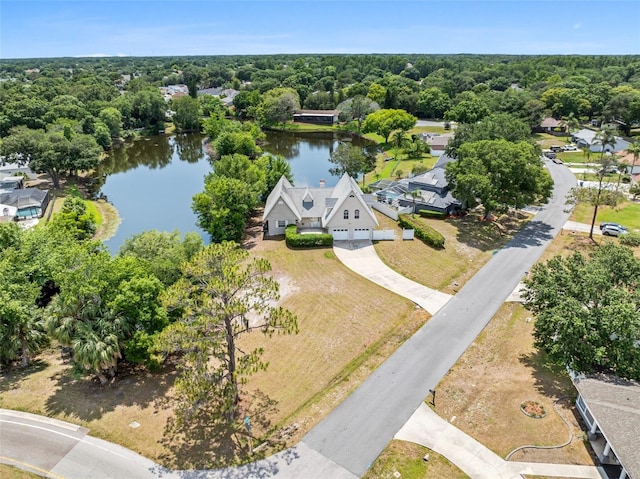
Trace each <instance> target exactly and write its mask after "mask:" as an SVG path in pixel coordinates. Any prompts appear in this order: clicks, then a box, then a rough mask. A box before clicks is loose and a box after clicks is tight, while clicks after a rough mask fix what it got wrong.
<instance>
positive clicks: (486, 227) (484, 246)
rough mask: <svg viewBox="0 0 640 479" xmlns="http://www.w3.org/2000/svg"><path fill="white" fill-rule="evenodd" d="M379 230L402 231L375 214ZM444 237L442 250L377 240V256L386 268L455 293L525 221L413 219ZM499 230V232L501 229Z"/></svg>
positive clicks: (399, 233) (473, 217)
mask: <svg viewBox="0 0 640 479" xmlns="http://www.w3.org/2000/svg"><path fill="white" fill-rule="evenodd" d="M376 215H377V218H378V222H379V223H380V229H394V230H395V231H396V238H402V229H401V228H400V227H399V226H398V225H397V223H396V222H395V221H393V220H391V219H390V218H388V217H386V216H384V215H382V214H379V213H376ZM415 218H416V219H417V220H418V221H421V222H423V223H425V224H427V225H429V226H431V227H432V228H434V229H435V230H436V231H439V232H440V233H441V234H442V235H444V237H445V247H444V249H442V250H436V249H433V248H431V247H430V246H427V245H426V244H424V243H423V242H422V241H420V240H418V239H415V240H412V241H404V242H401V241H379V242H377V243H376V245H375V248H376V252H377V253H378V256H379V257H380V258H381V259H382V261H384V262H385V263H386V264H387V265H388V266H389V267H391V268H392V269H394V270H395V271H397V272H399V273H400V274H402V275H404V276H406V277H407V278H409V279H412V280H414V281H417V282H418V283H421V284H424V285H426V286H429V287H430V288H434V289H438V290H440V291H443V292H445V293H449V294H454V293H455V292H456V291H457V290H458V289H459V288H461V287H462V286H463V285H464V283H465V282H466V281H468V280H469V279H470V278H471V277H472V276H473V275H474V274H475V273H476V272H477V271H478V270H479V269H480V268H481V267H482V266H483V265H484V264H485V263H486V262H487V261H488V260H489V259H491V256H492V254H493V252H494V251H495V250H497V249H499V248H501V247H502V246H503V245H504V244H506V243H507V242H508V241H509V240H510V239H511V238H512V237H513V234H514V233H515V232H516V231H517V230H518V229H520V228H521V227H522V225H523V224H524V222H526V221H528V216H526V217H525V216H524V215H522V216H521V217H520V219H517V220H515V219H508V218H502V219H500V220H499V221H497V222H493V223H488V222H483V221H479V215H477V214H469V215H467V216H464V217H462V218H458V219H448V220H438V219H427V218H421V217H419V216H417V215H416V216H415ZM500 228H501V229H500Z"/></svg>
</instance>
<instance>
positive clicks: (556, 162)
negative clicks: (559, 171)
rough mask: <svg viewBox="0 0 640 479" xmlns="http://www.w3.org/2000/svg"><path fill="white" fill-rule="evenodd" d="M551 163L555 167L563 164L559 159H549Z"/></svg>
mask: <svg viewBox="0 0 640 479" xmlns="http://www.w3.org/2000/svg"><path fill="white" fill-rule="evenodd" d="M551 161H553V162H554V163H555V164H556V165H563V164H564V162H563V161H562V160H561V159H560V158H553V159H551Z"/></svg>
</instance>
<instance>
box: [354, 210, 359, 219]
mask: <svg viewBox="0 0 640 479" xmlns="http://www.w3.org/2000/svg"><path fill="white" fill-rule="evenodd" d="M353 217H354V218H355V219H358V218H360V210H355V211H354V212H353Z"/></svg>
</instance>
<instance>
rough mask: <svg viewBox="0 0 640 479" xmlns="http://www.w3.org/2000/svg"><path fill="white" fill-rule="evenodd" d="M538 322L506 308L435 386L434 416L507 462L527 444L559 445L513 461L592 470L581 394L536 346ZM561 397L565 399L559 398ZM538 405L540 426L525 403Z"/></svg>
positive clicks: (526, 452) (516, 309) (522, 311)
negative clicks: (525, 410)
mask: <svg viewBox="0 0 640 479" xmlns="http://www.w3.org/2000/svg"><path fill="white" fill-rule="evenodd" d="M533 324H534V323H533V320H532V319H531V317H530V315H529V313H528V312H527V311H526V310H525V309H524V308H523V307H522V306H521V305H520V304H518V303H505V304H504V305H503V306H502V308H501V309H500V310H499V311H498V312H497V313H496V315H495V316H494V318H493V319H492V320H491V322H490V323H489V324H488V325H487V327H486V328H485V329H484V330H483V332H482V333H481V334H480V335H479V336H478V337H477V338H476V340H475V341H474V343H473V344H472V345H471V346H470V347H469V349H467V351H466V352H465V353H464V354H463V355H462V356H461V357H460V359H458V361H457V362H456V364H455V365H454V366H453V367H452V368H451V370H450V371H449V372H448V373H447V375H446V376H445V377H444V378H443V379H442V381H441V382H440V383H439V384H438V386H437V389H436V390H437V391H438V401H437V403H436V407H435V410H436V412H437V413H438V414H439V415H440V416H441V417H443V418H445V419H447V420H449V421H450V422H451V423H452V424H453V425H454V426H456V427H458V428H459V429H461V430H462V431H464V432H466V433H467V434H469V435H470V436H472V437H473V438H475V439H477V440H478V441H480V442H481V443H482V444H484V445H485V446H487V447H488V448H489V449H491V450H492V451H493V452H495V453H496V454H498V455H499V456H501V457H506V456H507V454H509V453H510V452H511V451H512V450H514V449H515V448H517V447H519V446H523V445H530V444H534V445H547V446H551V445H559V444H563V443H564V442H565V441H566V440H567V439H568V437H569V431H568V429H567V426H566V425H565V424H564V422H563V421H562V420H561V418H560V417H559V415H558V413H557V412H556V411H555V410H554V407H553V405H554V402H555V401H556V400H559V401H558V406H559V408H558V409H559V411H560V414H562V415H563V417H565V418H566V419H567V420H568V421H569V423H570V424H571V429H572V432H573V434H574V440H573V441H572V442H571V444H569V445H568V446H566V447H564V448H560V449H549V450H541V449H526V450H524V451H519V452H517V453H515V454H514V455H513V456H511V460H514V461H524V462H549V463H558V464H588V465H593V459H592V456H591V453H590V449H589V447H588V446H587V444H586V442H585V440H584V438H585V435H584V433H583V432H582V430H581V428H580V425H579V421H578V413H577V411H576V410H575V406H574V401H575V396H576V391H575V389H574V387H573V385H572V384H571V380H570V379H569V376H568V375H567V373H566V371H565V370H564V368H562V367H559V366H557V365H554V364H551V363H550V362H549V361H548V359H547V357H546V355H545V354H543V353H541V352H539V351H537V350H536V349H535V348H534V346H533V336H532V332H533ZM561 398H562V399H561ZM526 400H533V401H537V402H538V403H540V404H542V405H543V406H544V408H545V409H546V411H547V415H546V417H544V418H542V419H534V418H530V417H528V416H526V415H524V414H523V413H522V412H521V411H520V407H519V406H520V403H522V402H523V401H526Z"/></svg>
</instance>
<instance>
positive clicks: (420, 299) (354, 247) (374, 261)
mask: <svg viewBox="0 0 640 479" xmlns="http://www.w3.org/2000/svg"><path fill="white" fill-rule="evenodd" d="M333 251H334V252H335V254H336V256H337V257H338V259H339V260H340V261H341V262H342V263H343V264H344V265H345V266H346V267H347V268H349V269H350V270H352V271H354V272H356V273H358V274H359V275H360V276H364V277H365V278H367V279H368V280H369V281H373V282H374V283H376V284H378V285H380V286H382V287H383V288H386V289H388V290H389V291H393V292H394V293H396V294H399V295H400V296H404V297H405V298H408V299H410V300H411V301H413V302H414V303H416V304H417V305H419V306H420V307H422V308H423V309H425V310H426V311H428V312H429V313H431V314H435V313H437V312H438V311H439V310H440V308H442V307H443V306H444V305H445V304H447V302H448V301H449V300H450V299H451V297H452V296H451V295H450V294H445V293H441V292H440V291H437V290H435V289H431V288H427V287H426V286H423V285H421V284H420V283H416V282H415V281H411V280H410V279H408V278H405V277H404V276H402V275H401V274H399V273H396V272H395V271H394V270H392V269H391V268H389V267H388V266H387V265H386V264H384V263H383V262H382V260H381V259H380V258H379V257H378V255H377V253H376V250H375V248H374V247H373V244H372V243H371V241H369V240H362V241H336V242H334V244H333Z"/></svg>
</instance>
